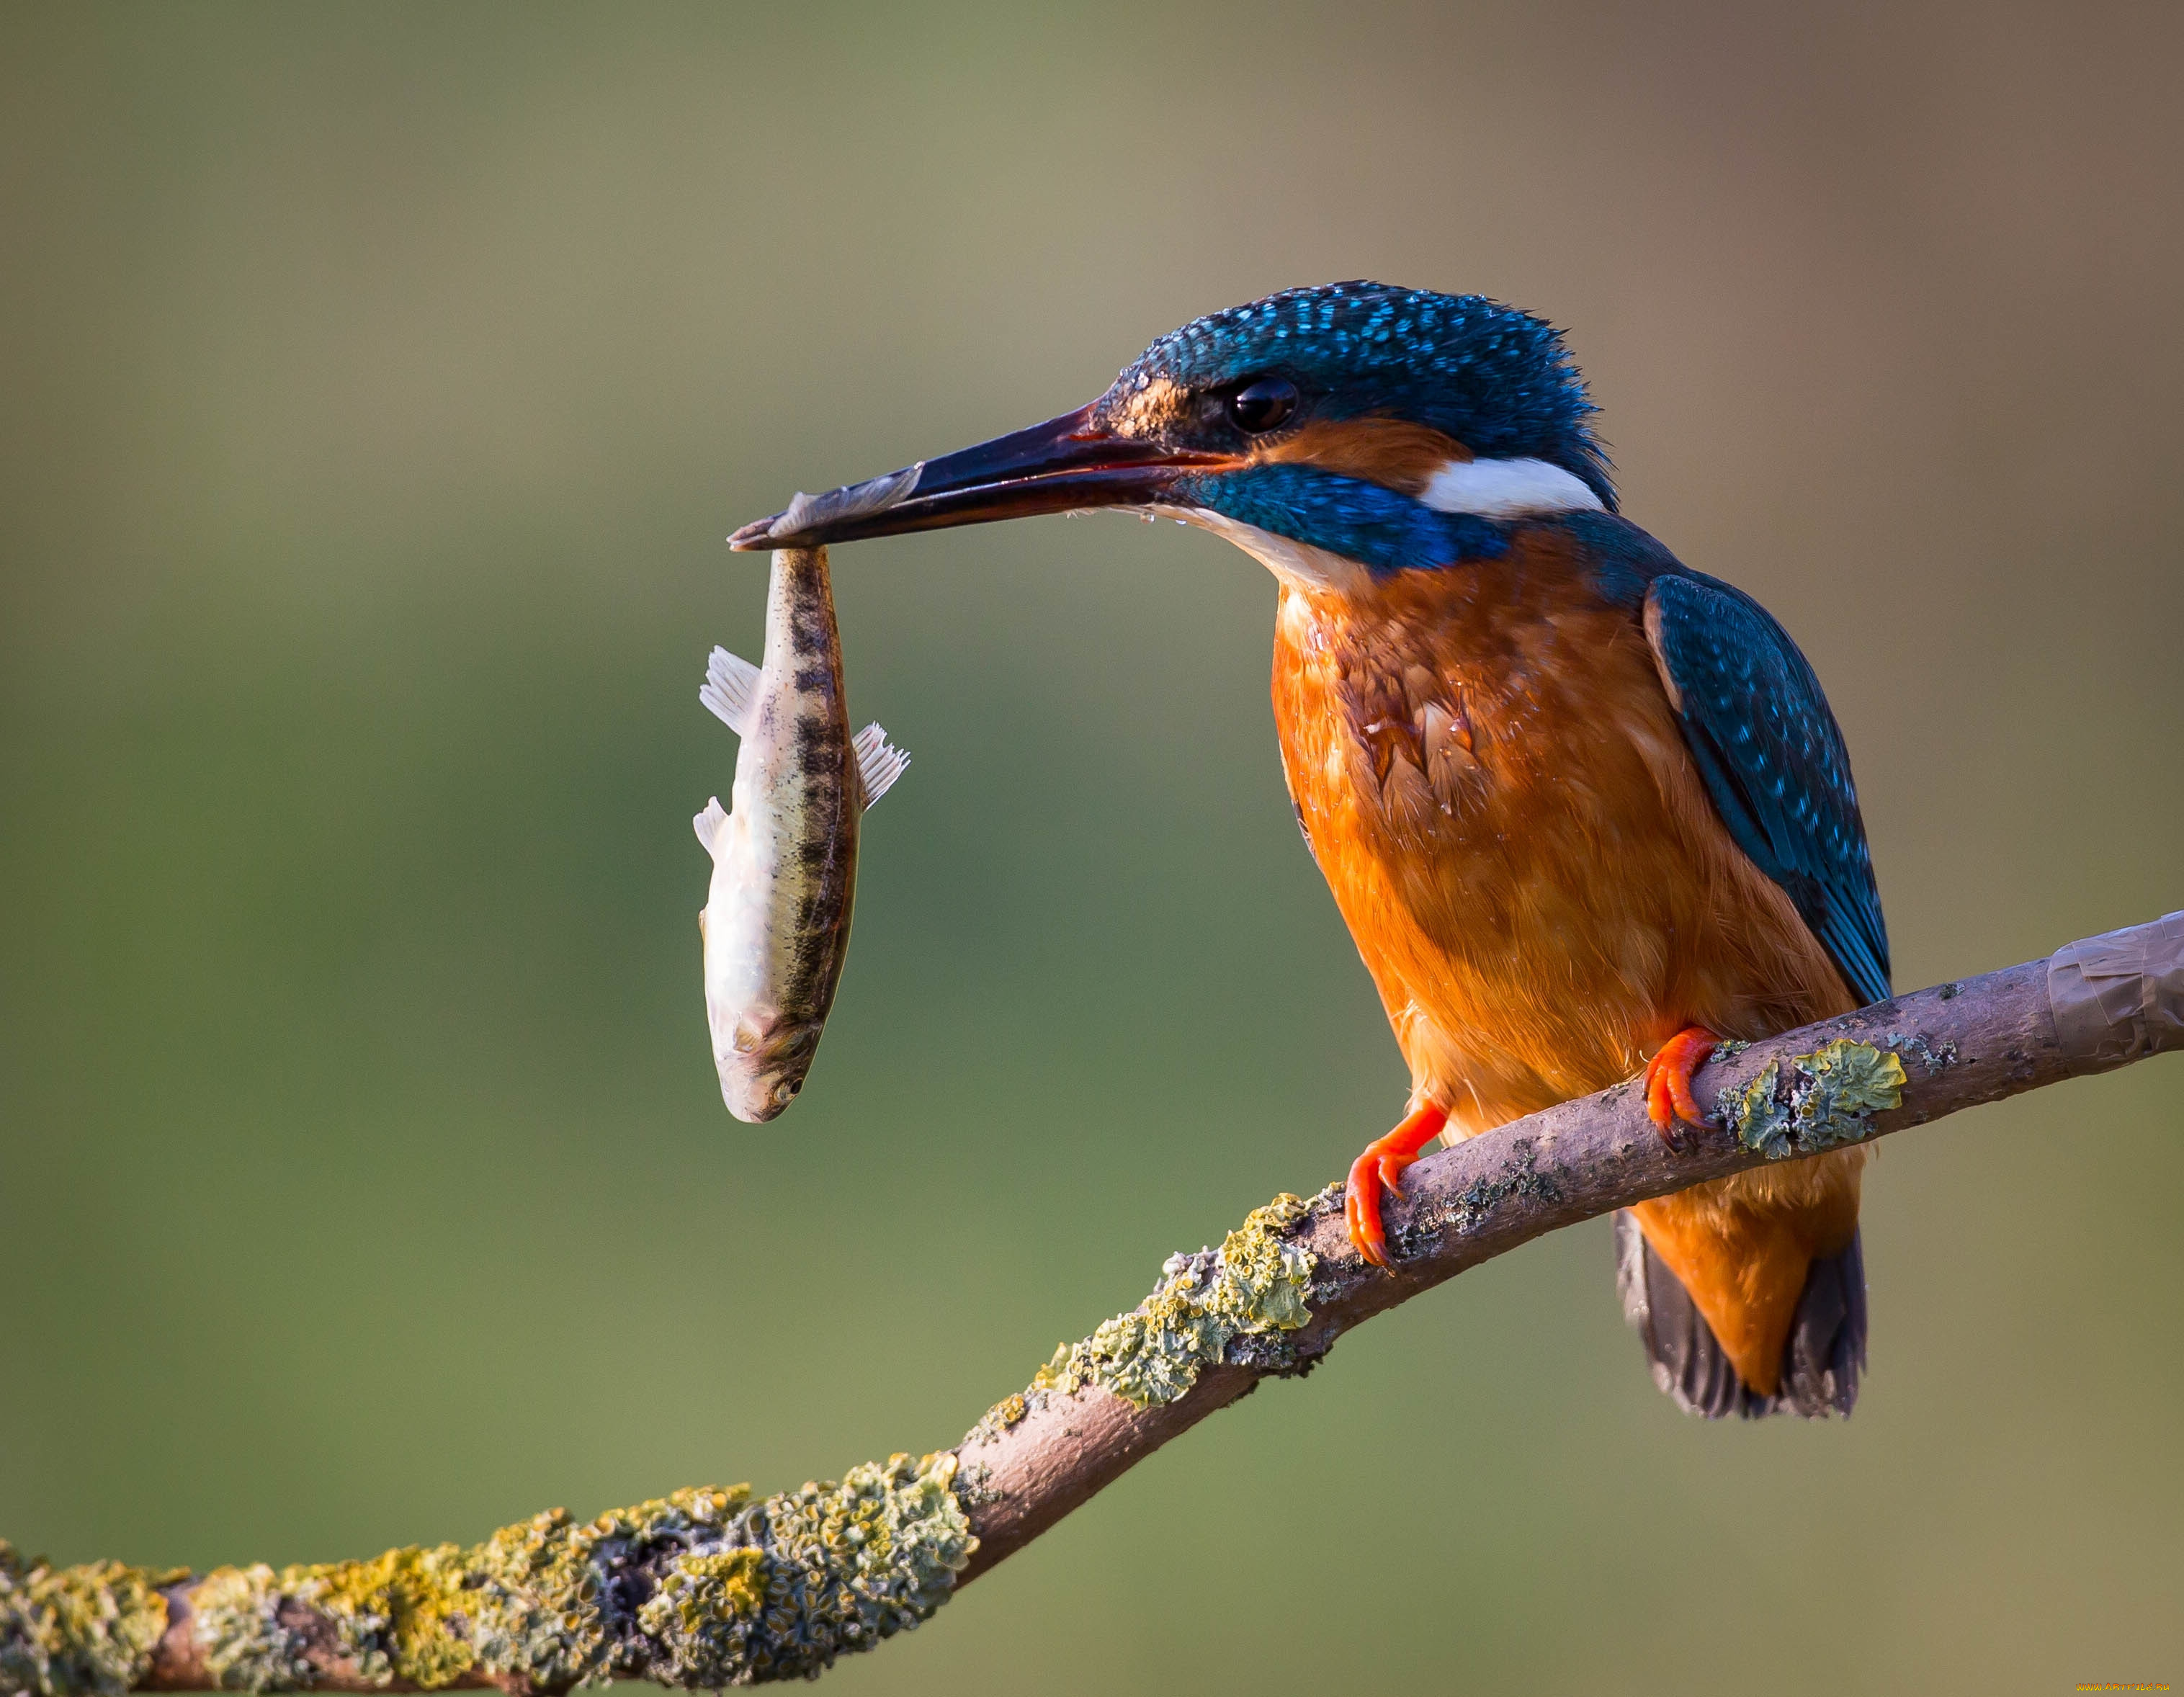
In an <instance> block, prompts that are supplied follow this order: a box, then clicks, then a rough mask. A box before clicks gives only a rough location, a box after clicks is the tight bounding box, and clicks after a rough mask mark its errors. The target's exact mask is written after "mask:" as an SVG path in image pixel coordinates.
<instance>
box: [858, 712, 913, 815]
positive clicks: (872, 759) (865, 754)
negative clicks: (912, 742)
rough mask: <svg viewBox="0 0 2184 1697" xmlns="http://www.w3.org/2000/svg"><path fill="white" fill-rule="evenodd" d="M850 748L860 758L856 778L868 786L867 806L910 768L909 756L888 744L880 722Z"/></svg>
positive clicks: (866, 727)
mask: <svg viewBox="0 0 2184 1697" xmlns="http://www.w3.org/2000/svg"><path fill="white" fill-rule="evenodd" d="M850 751H851V752H852V753H854V754H855V755H856V757H857V776H858V777H859V779H861V781H862V782H863V784H864V787H865V805H866V807H870V806H871V805H872V804H873V803H874V802H876V801H877V800H878V799H879V798H881V797H882V796H883V795H885V794H886V793H888V791H889V789H891V788H893V787H894V781H895V780H896V779H897V778H899V777H900V776H902V775H903V773H904V772H905V771H908V770H909V768H910V756H909V755H908V754H905V753H904V752H903V751H902V750H901V749H900V748H896V747H895V745H894V743H890V742H889V741H888V739H887V732H885V731H883V730H882V729H881V728H880V726H879V722H878V721H877V720H875V721H873V722H872V724H870V725H867V726H865V728H864V729H863V730H861V731H860V732H857V734H856V736H855V737H853V738H852V739H851V740H850Z"/></svg>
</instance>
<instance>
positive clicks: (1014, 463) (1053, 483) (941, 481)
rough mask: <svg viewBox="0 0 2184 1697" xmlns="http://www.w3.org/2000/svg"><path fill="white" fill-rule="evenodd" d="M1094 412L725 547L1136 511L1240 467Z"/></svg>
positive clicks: (810, 499) (757, 526) (866, 490)
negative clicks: (1105, 421)
mask: <svg viewBox="0 0 2184 1697" xmlns="http://www.w3.org/2000/svg"><path fill="white" fill-rule="evenodd" d="M1095 405H1096V403H1095ZM1093 410H1094V409H1093V407H1092V406H1084V407H1079V408H1078V409H1077V410H1076V411H1075V412H1073V413H1064V414H1063V415H1061V417H1060V418H1058V419H1049V420H1047V421H1046V422H1045V424H1040V425H1034V426H1032V427H1031V428H1030V429H1029V430H1020V431H1015V432H1013V433H1012V434H1011V435H1008V436H1001V437H995V438H994V440H993V441H991V442H981V443H979V444H978V447H976V448H964V449H963V450H962V451H961V452H960V453H951V454H949V455H947V456H945V457H944V458H943V459H921V460H920V461H918V463H917V465H911V466H905V468H904V469H903V470H900V471H894V472H890V473H889V474H888V476H884V477H875V478H872V480H871V481H868V482H864V483H852V484H850V485H848V486H847V487H844V488H840V489H836V490H833V491H831V492H828V493H827V494H824V495H799V496H798V497H797V498H795V499H794V501H791V502H790V503H789V504H788V508H787V509H786V510H784V511H783V512H778V513H776V514H775V515H773V516H772V518H770V519H760V520H756V521H755V523H752V524H748V525H745V526H744V527H743V528H742V529H741V530H739V531H737V532H736V533H735V534H734V535H733V536H732V537H729V538H728V545H729V546H730V547H731V548H816V547H817V546H818V545H819V544H820V543H822V542H852V541H855V540H856V539H857V538H859V537H891V536H899V535H900V534H901V533H902V532H904V531H933V530H940V529H943V528H944V527H946V526H950V525H981V524H985V523H987V522H988V521H989V520H995V519H1022V518H1028V517H1030V516H1031V515H1034V514H1036V513H1068V512H1075V511H1078V510H1080V509H1084V508H1089V507H1142V506H1147V505H1150V504H1152V503H1154V502H1156V501H1158V500H1159V499H1160V498H1162V496H1163V495H1164V494H1166V493H1167V490H1168V488H1169V487H1170V486H1171V485H1173V483H1174V482H1175V481H1176V480H1177V479H1178V478H1180V477H1184V476H1188V475H1189V474H1190V473H1191V472H1193V471H1206V470H1219V469H1223V468H1228V467H1233V466H1234V465H1237V464H1238V463H1239V462H1238V461H1237V460H1236V459H1234V458H1232V457H1230V456H1228V455H1224V454H1217V453H1201V452H1199V451H1197V450H1195V449H1192V448H1169V447H1166V446H1163V445H1162V444H1161V443H1158V442H1141V441H1139V440H1137V439H1135V438H1134V437H1124V436H1116V435H1114V434H1112V433H1111V432H1110V431H1105V430H1102V429H1100V427H1099V426H1097V425H1095V423H1094V422H1093V421H1092V415H1093Z"/></svg>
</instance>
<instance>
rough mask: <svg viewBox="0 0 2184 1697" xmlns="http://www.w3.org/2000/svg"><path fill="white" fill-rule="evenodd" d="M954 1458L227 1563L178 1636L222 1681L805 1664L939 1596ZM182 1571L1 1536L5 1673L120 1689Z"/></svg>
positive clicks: (743, 1680)
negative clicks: (162, 1589) (31, 1560)
mask: <svg viewBox="0 0 2184 1697" xmlns="http://www.w3.org/2000/svg"><path fill="white" fill-rule="evenodd" d="M955 1475H956V1458H955V1457H954V1456H953V1455H950V1454H946V1453H942V1454H939V1455H928V1456H925V1457H923V1458H922V1459H918V1460H913V1459H912V1458H911V1457H910V1456H908V1455H893V1456H890V1457H889V1459H888V1460H887V1461H883V1462H876V1463H869V1464H866V1465H865V1466H858V1467H853V1468H851V1469H850V1472H848V1473H847V1474H846V1475H845V1476H844V1477H843V1479H842V1480H841V1482H840V1483H833V1482H831V1481H829V1482H827V1483H815V1484H807V1485H805V1487H804V1488H802V1489H801V1490H797V1491H787V1492H783V1493H782V1494H779V1495H777V1496H773V1497H769V1498H768V1499H766V1500H765V1501H764V1502H762V1503H753V1502H752V1501H751V1500H750V1492H749V1488H747V1487H744V1486H741V1485H738V1486H735V1487H733V1488H727V1489H722V1488H719V1487H712V1486H701V1487H699V1488H694V1489H691V1490H684V1491H677V1492H675V1493H674V1494H671V1495H670V1496H667V1497H663V1498H661V1499H658V1500H657V1501H654V1502H649V1503H640V1504H638V1505H637V1506H636V1507H634V1508H629V1509H617V1510H614V1511H610V1512H609V1513H606V1514H604V1515H601V1516H599V1518H598V1519H596V1520H593V1521H590V1522H584V1523H582V1524H578V1523H577V1522H573V1521H571V1519H570V1517H569V1516H568V1515H567V1514H566V1513H565V1511H561V1510H558V1509H557V1510H554V1511H552V1512H550V1513H548V1514H543V1515H538V1516H534V1517H533V1518H532V1519H531V1520H528V1521H525V1522H521V1523H520V1524H518V1525H515V1526H512V1527H504V1528H503V1529H502V1530H500V1531H499V1532H497V1533H494V1534H493V1536H492V1537H491V1538H487V1540H486V1541H485V1542H484V1543H483V1544H477V1545H476V1546H474V1547H472V1548H470V1549H467V1550H465V1549H463V1548H461V1547H460V1546H458V1545H455V1544H440V1545H437V1546H435V1547H433V1548H430V1549H406V1550H389V1551H387V1553H386V1554H385V1555H378V1556H375V1557H373V1558H371V1559H370V1561H346V1562H338V1563H332V1564H329V1565H326V1566H298V1567H288V1568H283V1569H281V1570H280V1571H278V1572H276V1571H275V1570H274V1569H272V1568H270V1567H265V1566H253V1567H240V1568H238V1567H224V1568H220V1569H218V1570H216V1571H214V1572H211V1573H208V1574H207V1575H205V1576H204V1577H203V1578H202V1579H200V1580H198V1582H197V1583H196V1584H195V1585H194V1586H192V1588H191V1589H190V1594H189V1600H190V1605H191V1622H190V1633H191V1639H192V1644H194V1646H195V1648H196V1650H197V1652H198V1655H199V1656H200V1657H201V1658H202V1660H203V1663H204V1666H205V1668H206V1671H207V1672H209V1674H210V1675H211V1676H212V1678H213V1681H214V1683H215V1684H216V1685H218V1686H219V1687H220V1688H221V1689H227V1690H242V1691H291V1690H304V1689H309V1688H310V1687H311V1686H313V1685H314V1684H316V1683H322V1682H323V1681H324V1679H325V1678H327V1677H329V1676H338V1677H339V1678H342V1679H343V1680H344V1681H347V1682H359V1681H360V1682H363V1683H368V1684H373V1685H389V1684H393V1683H396V1682H398V1681H399V1682H402V1683H407V1684H410V1685H415V1686H419V1687H421V1688H423V1689H427V1690H431V1689H438V1688H441V1687H444V1686H447V1685H449V1684H453V1683H455V1682H457V1681H458V1680H462V1679H465V1678H472V1679H476V1678H486V1679H490V1680H493V1681H495V1682H496V1683H504V1684H510V1685H515V1686H521V1687H525V1688H528V1689H533V1690H541V1691H558V1690H564V1689H567V1688H568V1687H570V1686H571V1685H574V1684H577V1683H585V1682H595V1681H599V1680H605V1679H612V1678H632V1679H649V1680H652V1681H655V1682H656V1683H660V1684H664V1685H674V1686H683V1687H692V1688H707V1689H718V1688H720V1687H721V1686H727V1685H749V1684H755V1683H760V1682H762V1681H766V1680H772V1679H785V1678H799V1677H811V1676H816V1674H817V1673H818V1672H821V1671H822V1669H824V1668H825V1667H826V1666H828V1665H829V1664H830V1663H831V1662H832V1661H833V1660H834V1658H835V1656H837V1655H840V1654H842V1653H843V1652H844V1651H847V1650H865V1649H868V1648H870V1647H871V1646H872V1645H873V1644H877V1643H878V1642H879V1641H880V1640H881V1639H885V1638H889V1637H892V1636H893V1635H894V1633H897V1632H900V1631H902V1630H904V1629H905V1628H907V1627H914V1626H916V1625H917V1623H918V1622H920V1621H922V1620H924V1619H926V1618H927V1617H928V1616H930V1615H931V1614H932V1613H933V1611H934V1610H935V1609H937V1608H939V1606H940V1605H941V1604H942V1603H944V1602H945V1601H946V1600H947V1599H948V1596H949V1594H950V1591H951V1590H952V1589H954V1586H955V1583H956V1575H957V1574H958V1573H960V1572H961V1571H962V1570H963V1568H964V1566H966V1565H967V1562H968V1561H969V1560H970V1556H971V1552H972V1550H974V1549H976V1548H977V1546H978V1540H977V1539H976V1538H973V1537H972V1533H971V1526H970V1521H969V1519H968V1517H967V1516H966V1514H965V1512H964V1510H963V1506H962V1505H961V1502H959V1501H958V1499H957V1498H956V1492H955V1490H954V1481H955ZM187 1577H188V1576H187V1574H181V1573H175V1574H167V1575H158V1574H150V1573H146V1572H143V1571H142V1570H139V1569H133V1568H124V1567H121V1566H119V1565H118V1564H115V1563H100V1564H97V1565H96V1566H88V1567H75V1568H62V1569H58V1570H56V1569H52V1568H47V1567H45V1566H32V1567H29V1568H25V1566H24V1564H22V1563H20V1562H19V1561H16V1560H15V1558H14V1552H13V1551H12V1550H8V1548H7V1546H6V1545H5V1544H0V1692H8V1693H14V1692H35V1693H37V1694H39V1697H85V1694H94V1693H95V1694H98V1697H112V1694H115V1693H119V1692H121V1691H124V1690H126V1689H128V1688H129V1687H130V1686H131V1684H134V1683H137V1682H138V1681H139V1680H141V1679H142V1677H143V1676H144V1675H145V1673H146V1672H148V1671H149V1668H150V1666H151V1657H152V1651H153V1646H155V1645H156V1644H158V1642H159V1636H160V1633H162V1632H164V1630H165V1628H166V1624H167V1611H166V1605H165V1603H164V1600H163V1599H161V1598H160V1596H159V1594H158V1590H157V1589H156V1588H157V1587H158V1586H159V1585H160V1584H170V1583H175V1582H177V1581H180V1580H184V1579H187Z"/></svg>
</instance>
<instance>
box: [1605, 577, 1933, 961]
mask: <svg viewBox="0 0 2184 1697" xmlns="http://www.w3.org/2000/svg"><path fill="white" fill-rule="evenodd" d="M1646 636H1647V637H1648V638H1649V639H1650V640H1651V641H1652V644H1653V649H1654V653H1655V654H1658V656H1659V658H1660V661H1661V665H1662V668H1663V670H1665V671H1666V672H1667V674H1668V676H1669V677H1670V678H1671V679H1672V680H1673V681H1674V684H1675V691H1674V693H1676V694H1678V695H1680V697H1681V698H1682V700H1681V703H1680V707H1679V709H1678V713H1677V717H1678V719H1679V721H1680V723H1681V725H1682V727H1683V732H1684V741H1685V743H1688V744H1689V745H1690V747H1691V757H1692V759H1695V760H1696V761H1697V763H1698V769H1699V772H1700V775H1701V776H1702V777H1703V778H1704V779H1705V780H1706V787H1707V790H1708V793H1710V794H1711V795H1712V796H1713V803H1714V805H1715V807H1717V808H1718V809H1719V810H1720V811H1721V817H1722V822H1723V823H1724V824H1725V825H1727V826H1729V833H1730V836H1731V837H1734V838H1736V845H1737V847H1738V848H1740V849H1743V850H1744V852H1745V853H1746V854H1749V855H1750V856H1751V857H1752V862H1753V864H1754V865H1757V866H1758V868H1759V870H1760V871H1763V872H1764V873H1766V874H1767V876H1769V877H1770V878H1772V879H1774V881H1775V882H1776V883H1778V884H1780V886H1781V887H1783V889H1784V890H1785V891H1786V892H1787V893H1788V894H1789V897H1790V899H1791V901H1793V902H1795V903H1796V904H1797V911H1798V912H1799V913H1800V914H1802V915H1804V920H1805V923H1806V924H1807V925H1808V926H1812V928H1813V934H1814V936H1815V937H1817V938H1819V940H1820V941H1821V943H1823V944H1825V946H1826V949H1827V951H1828V954H1830V956H1831V957H1832V958H1833V959H1834V960H1835V963H1836V966H1837V967H1839V968H1840V969H1841V971H1842V975H1843V977H1844V978H1845V979H1846V980H1847V982H1848V983H1849V985H1850V987H1851V989H1852V990H1853V992H1854V993H1856V994H1857V995H1858V999H1860V1000H1861V1001H1864V1002H1878V1001H1880V1000H1883V999H1886V996H1887V995H1888V993H1889V985H1888V926H1887V924H1886V921H1884V920H1883V919H1882V918H1881V916H1880V891H1879V890H1878V889H1877V888H1875V885H1874V882H1873V857H1872V855H1871V854H1870V853H1869V851H1868V849H1867V848H1866V843H1865V821H1864V820H1862V819H1861V818H1859V816H1858V791H1857V790H1856V788H1855V787H1853V785H1852V783H1851V776H1850V754H1849V752H1848V750H1847V749H1846V748H1844V747H1843V738H1842V731H1841V728H1840V727H1839V726H1837V725H1836V716H1835V715H1834V714H1833V713H1831V712H1830V711H1829V709H1828V698H1827V697H1826V696H1825V695H1824V694H1822V693H1820V681H1819V679H1818V678H1817V677H1815V676H1813V669H1812V667H1811V666H1810V665H1808V664H1807V663H1806V660H1805V657H1804V655H1802V654H1800V653H1798V652H1797V644H1796V643H1793V642H1791V640H1790V637H1789V634H1788V632H1786V631H1784V630H1783V628H1782V627H1781V626H1780V625H1778V624H1776V623H1775V620H1774V619H1773V618H1772V617H1771V616H1769V614H1768V612H1767V609H1765V608H1763V607H1762V606H1761V605H1760V604H1758V602H1756V601H1754V600H1753V599H1752V598H1751V597H1750V596H1748V595H1747V594H1745V593H1743V592H1742V591H1741V590H1739V589H1736V588H1733V587H1730V585H1728V584H1726V583H1724V582H1721V581H1719V580H1718V579H1716V578H1712V577H1708V576H1704V575H1703V574H1702V573H1699V572H1695V571H1691V570H1689V569H1688V568H1679V569H1678V570H1674V571H1671V572H1663V574H1662V575H1661V576H1658V577H1656V578H1655V579H1654V580H1653V582H1652V587H1651V589H1650V591H1649V592H1648V593H1647V596H1646Z"/></svg>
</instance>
